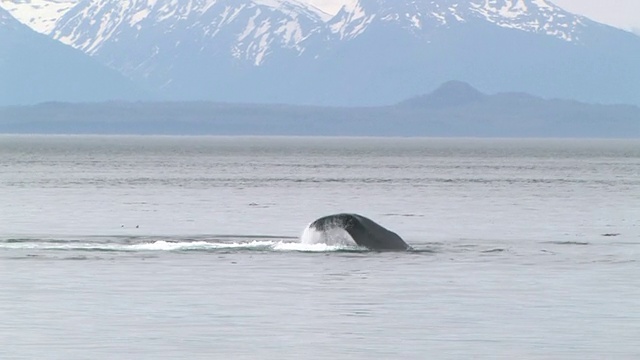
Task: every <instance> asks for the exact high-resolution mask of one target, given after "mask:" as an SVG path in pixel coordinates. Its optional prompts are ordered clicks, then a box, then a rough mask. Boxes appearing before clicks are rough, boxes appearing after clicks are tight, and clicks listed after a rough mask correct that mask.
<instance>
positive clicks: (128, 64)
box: [0, 0, 640, 106]
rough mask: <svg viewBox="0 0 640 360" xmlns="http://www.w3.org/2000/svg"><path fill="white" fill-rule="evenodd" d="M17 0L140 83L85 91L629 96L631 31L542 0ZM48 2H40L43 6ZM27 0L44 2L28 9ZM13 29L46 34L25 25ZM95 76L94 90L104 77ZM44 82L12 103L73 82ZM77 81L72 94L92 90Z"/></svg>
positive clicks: (331, 100) (318, 96) (352, 100)
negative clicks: (463, 85) (332, 10)
mask: <svg viewBox="0 0 640 360" xmlns="http://www.w3.org/2000/svg"><path fill="white" fill-rule="evenodd" d="M19 3H21V6H14V7H13V8H11V9H9V10H11V11H12V14H13V15H14V16H17V17H19V18H20V20H21V21H22V22H23V23H25V24H28V25H29V26H31V28H32V29H36V30H38V31H40V32H42V33H45V35H47V36H48V39H49V40H50V41H49V43H50V44H53V43H55V44H60V43H62V44H66V45H69V46H70V47H73V48H75V49H76V50H77V52H82V53H83V54H84V55H85V56H89V57H91V59H92V60H93V61H94V62H97V63H100V65H102V66H103V67H108V68H110V69H111V70H115V71H117V72H118V73H119V74H121V75H122V76H123V79H121V80H119V81H120V84H121V85H122V86H124V87H125V88H128V89H131V88H135V87H138V88H140V89H144V91H145V92H144V93H142V92H137V93H135V92H134V93H131V92H127V91H123V92H117V94H116V95H113V94H112V93H108V92H104V93H101V94H95V96H93V97H94V98H96V99H105V100H107V99H124V100H137V99H141V98H154V99H158V100H173V101H193V100H207V101H223V102H239V103H287V104H308V105H331V106H372V105H388V104H394V103H397V102H399V101H402V100H403V99H406V98H409V97H412V96H416V95H418V94H423V93H427V92H429V91H432V90H433V89H435V88H436V87H437V86H438V85H439V84H441V83H443V82H446V81H448V80H451V79H459V80H462V81H466V82H469V83H472V84H474V85H476V86H478V87H480V88H482V89H485V90H486V91H488V92H492V93H493V92H510V91H516V92H527V93H531V94H533V95H536V96H542V97H546V98H566V99H575V100H580V101H586V102H592V103H628V104H636V105H640V66H637V57H638V54H640V37H638V36H635V35H633V34H631V33H627V32H625V31H622V30H618V29H615V28H612V27H609V26H605V25H602V24H598V23H595V22H593V21H590V20H589V19H586V18H584V17H580V16H577V15H574V14H571V13H569V12H566V11H564V10H563V9H561V8H560V7H558V6H556V5H554V4H553V3H552V2H551V1H548V0H439V1H435V0H357V1H356V0H354V1H351V2H348V3H346V5H345V6H344V7H343V8H342V9H341V10H340V11H339V12H338V13H337V14H327V13H324V12H323V11H322V10H320V9H317V8H314V7H313V6H311V5H309V4H308V3H306V2H305V1H303V0H185V1H169V0H130V1H111V0H86V1H81V2H74V1H73V0H21V1H19ZM52 3H55V4H54V5H55V6H53V7H51V6H52V5H51V4H52ZM3 4H4V3H3ZM47 4H48V5H50V7H51V9H49V10H46V11H45V10H42V9H47V8H46V7H45V6H44V5H47ZM36 5H37V6H38V7H37V8H38V9H41V10H38V11H40V12H39V13H38V14H46V16H45V15H41V16H40V15H38V16H33V14H35V13H36V12H37V11H36V10H35V9H36ZM7 8H9V7H7ZM25 9H31V11H26V10H25ZM25 14H31V16H28V15H25ZM52 14H53V15H52ZM56 14H57V15H56ZM56 16H58V17H57V18H56ZM3 28H6V25H3V24H2V23H0V29H3ZM0 31H6V30H0ZM33 32H35V31H33ZM12 39H13V42H15V43H18V44H20V46H23V47H24V46H27V47H32V48H34V47H40V46H44V45H41V44H39V43H38V41H40V42H42V41H43V40H42V39H40V40H38V41H36V40H34V34H26V31H25V29H23V30H21V34H20V35H12ZM35 43H38V45H33V44H35ZM0 44H2V45H0V46H2V47H5V44H4V42H3V43H0ZM48 46H51V47H53V45H48ZM0 51H4V50H0ZM12 51H14V50H11V51H9V52H12ZM57 52H58V50H56V51H53V50H51V51H47V53H48V54H51V53H57ZM41 53H42V52H41ZM27 55H29V54H25V55H21V57H20V59H29V61H27V62H26V63H24V64H21V63H19V62H18V63H16V62H15V61H14V62H12V63H10V64H8V65H6V64H5V65H3V70H2V71H5V72H8V73H10V74H18V73H28V72H30V71H32V70H33V69H36V68H39V67H38V65H37V64H31V63H30V62H31V58H32V57H38V56H37V55H35V54H30V55H29V56H27ZM44 60H46V59H38V61H39V62H44ZM42 66H44V65H42ZM42 66H41V67H42ZM41 67H40V68H41ZM25 69H26V70H25ZM46 69H51V70H50V72H53V69H56V70H55V72H56V73H57V76H58V77H59V79H58V80H57V81H58V82H61V83H63V82H73V81H80V80H82V81H85V80H88V78H87V76H88V75H89V74H92V73H94V72H93V71H81V69H79V68H77V67H73V69H71V71H66V70H64V69H57V68H55V67H50V66H49V65H46ZM100 71H104V69H102V70H100ZM95 73H96V74H97V73H99V72H95ZM32 78H33V77H32ZM124 78H126V79H124ZM63 79H64V80H63ZM78 79H80V80H78ZM51 81H54V82H55V80H51ZM96 81H98V80H96ZM102 81H104V79H102ZM49 82H50V81H49V80H47V81H46V82H45V81H41V82H38V81H35V80H33V81H31V80H30V81H25V80H24V79H21V78H19V77H18V76H14V77H12V78H11V82H10V83H11V84H20V83H22V84H26V85H25V86H26V87H27V88H29V87H37V86H41V85H42V84H45V83H49ZM97 84H100V82H96V86H94V91H97V90H98V89H100V90H104V91H106V90H109V91H111V89H115V86H114V85H113V84H110V85H97ZM12 86H13V85H12ZM16 86H17V85H16ZM50 94H51V95H49V98H48V99H45V98H46V96H40V97H34V98H32V99H30V98H29V97H30V96H31V94H30V93H29V91H26V93H25V94H24V96H23V97H22V98H21V99H19V103H34V102H37V101H43V100H65V101H70V100H74V97H75V96H76V94H75V93H70V94H68V95H67V93H66V92H64V91H61V90H57V91H54V92H50ZM84 94H85V97H84V98H81V97H78V98H77V100H76V101H84V100H85V99H86V96H88V94H91V92H84ZM92 95H93V94H92ZM17 102H18V100H11V99H10V100H9V101H7V100H6V99H5V98H3V101H2V103H4V104H10V103H17Z"/></svg>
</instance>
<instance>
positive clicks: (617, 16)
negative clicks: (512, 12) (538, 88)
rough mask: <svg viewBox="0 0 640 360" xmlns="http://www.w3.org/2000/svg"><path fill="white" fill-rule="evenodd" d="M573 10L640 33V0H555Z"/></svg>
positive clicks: (321, 1)
mask: <svg viewBox="0 0 640 360" xmlns="http://www.w3.org/2000/svg"><path fill="white" fill-rule="evenodd" d="M308 1H309V2H311V3H313V4H315V5H316V6H317V7H319V8H322V9H326V10H327V11H329V12H332V11H333V12H335V11H337V9H338V8H339V6H340V4H341V3H344V2H345V1H349V0H308ZM552 2H553V3H555V4H557V5H559V6H561V7H563V8H565V9H566V10H569V11H571V12H574V13H577V14H580V15H584V16H587V17H589V18H591V19H593V20H596V21H599V22H603V23H605V24H609V25H613V26H616V27H620V28H623V29H627V30H631V29H636V32H638V33H640V0H553V1H552Z"/></svg>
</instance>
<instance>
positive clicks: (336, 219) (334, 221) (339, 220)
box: [309, 214, 411, 251]
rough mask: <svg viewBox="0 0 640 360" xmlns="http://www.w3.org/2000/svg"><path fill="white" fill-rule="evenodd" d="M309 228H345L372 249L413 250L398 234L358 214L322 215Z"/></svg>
mask: <svg viewBox="0 0 640 360" xmlns="http://www.w3.org/2000/svg"><path fill="white" fill-rule="evenodd" d="M309 228H312V229H315V230H317V231H321V232H327V231H330V230H332V229H336V228H341V229H344V230H345V231H346V232H347V233H349V235H350V236H351V238H353V240H354V241H355V242H356V244H358V245H360V246H364V247H366V248H368V249H371V250H379V251H382V250H395V251H402V250H411V246H409V245H408V244H407V243H406V242H404V240H402V238H401V237H400V236H399V235H398V234H396V233H394V232H393V231H390V230H387V229H385V228H384V227H382V226H381V225H379V224H377V223H376V222H374V221H373V220H371V219H368V218H366V217H364V216H362V215H358V214H335V215H329V216H325V217H321V218H320V219H318V220H316V221H314V222H312V223H311V224H310V225H309Z"/></svg>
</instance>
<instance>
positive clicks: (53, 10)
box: [0, 0, 80, 34]
mask: <svg viewBox="0 0 640 360" xmlns="http://www.w3.org/2000/svg"><path fill="white" fill-rule="evenodd" d="M79 1H80V0H11V1H8V0H6V1H2V3H0V7H2V8H4V9H5V10H7V11H8V12H9V13H11V15H13V17H15V18H16V19H18V20H19V21H20V22H22V23H23V24H25V25H27V26H29V27H30V28H32V29H33V30H35V31H37V32H39V33H41V34H49V33H50V32H51V30H53V28H54V27H55V25H56V22H57V21H58V19H60V18H61V17H62V16H63V15H64V14H66V13H67V11H69V10H71V8H72V7H74V6H75V5H76V4H77V3H78V2H79Z"/></svg>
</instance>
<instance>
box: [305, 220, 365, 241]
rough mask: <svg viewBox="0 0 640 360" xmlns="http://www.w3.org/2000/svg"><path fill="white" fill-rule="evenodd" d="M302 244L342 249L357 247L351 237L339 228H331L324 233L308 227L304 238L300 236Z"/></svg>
mask: <svg viewBox="0 0 640 360" xmlns="http://www.w3.org/2000/svg"><path fill="white" fill-rule="evenodd" d="M309 225H311V224H309ZM300 243H302V244H308V245H316V244H324V245H328V246H342V247H355V246H357V244H356V242H355V241H354V240H353V238H352V237H351V235H349V233H348V232H347V231H346V230H345V229H343V228H342V227H339V226H335V227H330V228H328V229H327V230H324V231H320V230H317V229H315V228H312V227H310V226H307V227H306V228H305V229H304V232H303V233H302V236H300Z"/></svg>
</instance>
